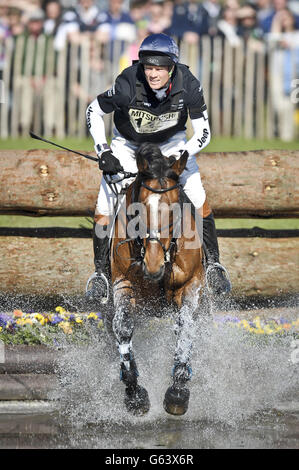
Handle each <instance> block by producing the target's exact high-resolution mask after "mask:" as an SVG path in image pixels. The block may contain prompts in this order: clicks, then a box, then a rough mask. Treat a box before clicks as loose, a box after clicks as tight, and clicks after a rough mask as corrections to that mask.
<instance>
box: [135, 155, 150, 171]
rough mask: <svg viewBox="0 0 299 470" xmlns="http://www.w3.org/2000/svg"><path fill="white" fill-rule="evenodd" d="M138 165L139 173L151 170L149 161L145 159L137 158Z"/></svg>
mask: <svg viewBox="0 0 299 470" xmlns="http://www.w3.org/2000/svg"><path fill="white" fill-rule="evenodd" d="M136 163H137V168H138V171H139V173H144V172H145V171H146V170H148V168H149V164H148V161H147V160H146V159H145V158H137V159H136Z"/></svg>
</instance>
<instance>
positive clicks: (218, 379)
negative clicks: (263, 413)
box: [51, 319, 298, 433]
mask: <svg viewBox="0 0 299 470" xmlns="http://www.w3.org/2000/svg"><path fill="white" fill-rule="evenodd" d="M194 328H195V329H194V332H193V334H192V336H193V339H194V344H193V352H192V369H193V377H192V380H191V383H190V392H191V396H190V405H189V410H188V412H187V414H186V415H184V416H183V417H180V418H174V417H170V416H169V415H167V414H166V413H165V411H164V409H163V405H162V403H163V398H164V393H165V391H166V389H167V387H168V386H169V385H170V384H171V377H170V375H171V369H172V365H173V354H174V349H175V337H174V333H173V322H172V321H171V320H170V319H163V320H161V319H159V320H158V319H147V320H145V321H144V322H143V323H140V324H139V325H137V327H136V330H135V333H134V336H133V348H134V351H135V358H136V361H137V366H138V370H139V374H140V376H139V383H140V384H141V385H143V386H145V387H146V389H147V390H148V393H149V396H150V401H151V409H150V411H149V413H148V414H147V415H146V416H144V417H142V418H136V417H133V416H131V415H129V414H128V413H127V411H126V409H125V407H124V404H123V398H124V385H123V384H122V382H120V380H119V357H118V352H117V348H116V346H115V347H113V346H111V344H108V343H107V341H105V340H104V339H103V337H102V338H100V339H98V338H97V337H96V336H94V337H93V338H92V340H91V341H90V342H89V344H88V345H86V346H78V345H68V346H67V348H65V349H64V352H63V354H62V355H61V357H60V359H59V361H58V363H57V373H58V376H59V378H60V387H59V388H58V389H57V390H56V392H55V394H54V396H52V397H51V398H54V399H57V403H58V406H59V413H60V416H61V417H62V419H65V420H67V421H68V422H69V423H71V426H73V427H76V428H77V429H83V428H84V426H90V425H102V426H104V425H106V426H107V425H109V426H111V425H112V426H114V425H115V426H117V427H118V430H119V429H120V428H122V427H123V429H124V430H126V431H124V432H127V433H129V431H128V430H129V428H130V426H136V425H139V426H140V425H141V426H142V427H143V428H142V429H143V433H144V432H145V429H146V426H147V425H150V426H157V425H159V426H162V427H163V423H164V424H166V423H168V424H169V422H172V421H174V422H176V423H178V420H181V422H183V423H184V425H187V426H188V425H189V426H190V425H192V424H194V423H199V422H211V423H213V422H214V423H221V424H222V425H225V426H226V425H228V426H233V427H238V426H240V425H242V422H244V420H246V419H247V418H249V417H250V416H253V415H254V414H256V413H257V412H258V411H260V410H266V409H271V408H273V407H275V406H276V404H277V402H278V401H279V400H281V399H283V398H284V397H285V396H287V394H288V393H290V392H293V391H294V390H295V389H296V386H297V385H298V375H297V374H298V370H297V368H296V366H295V365H294V364H292V363H291V361H290V354H291V347H290V343H291V339H290V337H285V336H280V337H267V338H265V337H253V335H250V334H248V333H247V332H246V331H242V330H240V329H238V328H231V327H229V326H226V325H225V324H224V325H222V326H221V327H218V328H215V327H214V326H213V325H212V323H206V322H205V323H202V322H200V321H198V322H197V323H196V324H195V325H194Z"/></svg>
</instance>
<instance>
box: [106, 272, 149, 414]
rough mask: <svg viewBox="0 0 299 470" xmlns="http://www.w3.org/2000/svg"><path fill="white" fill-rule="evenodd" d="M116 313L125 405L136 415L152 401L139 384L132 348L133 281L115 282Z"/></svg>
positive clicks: (114, 327) (143, 412)
mask: <svg viewBox="0 0 299 470" xmlns="http://www.w3.org/2000/svg"><path fill="white" fill-rule="evenodd" d="M113 291H114V306H115V314H114V317H113V322H112V327H113V332H114V335H115V337H116V340H117V345H118V350H119V354H120V379H121V380H122V381H123V382H124V384H125V386H126V389H125V405H126V407H127V409H128V411H130V412H132V413H133V414H135V415H143V414H145V413H147V412H148V411H149V408H150V402H149V397H148V393H147V391H146V389H145V388H144V387H141V386H140V385H139V384H138V381H137V377H138V375H139V374H138V370H137V365H136V361H135V358H134V353H133V348H132V336H133V332H134V311H135V299H134V296H133V289H132V286H131V283H130V282H129V281H127V280H118V281H115V282H114V285H113Z"/></svg>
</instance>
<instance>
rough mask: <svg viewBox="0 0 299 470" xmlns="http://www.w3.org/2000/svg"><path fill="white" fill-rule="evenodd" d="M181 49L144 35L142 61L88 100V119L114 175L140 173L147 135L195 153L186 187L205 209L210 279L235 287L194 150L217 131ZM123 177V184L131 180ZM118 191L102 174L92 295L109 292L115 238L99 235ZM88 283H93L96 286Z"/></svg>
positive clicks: (175, 151)
mask: <svg viewBox="0 0 299 470" xmlns="http://www.w3.org/2000/svg"><path fill="white" fill-rule="evenodd" d="M178 58H179V50H178V46H177V44H176V43H175V41H174V40H173V39H172V38H171V37H169V36H167V35H166V34H151V35H150V36H148V37H146V38H145V39H144V41H143V42H142V44H141V46H140V49H139V60H138V61H135V62H134V63H133V65H131V66H130V67H128V68H126V69H125V70H124V71H123V72H122V73H121V74H120V75H119V76H118V77H117V78H116V81H115V84H114V85H113V87H112V88H111V89H109V90H107V91H105V92H104V93H101V94H100V95H98V96H97V98H96V99H95V100H94V101H93V102H92V103H91V104H90V105H89V106H88V108H87V111H86V119H87V126H88V129H89V131H90V133H91V135H92V137H93V139H94V143H95V150H96V153H97V155H98V158H99V168H100V170H102V171H103V172H106V173H108V174H117V173H119V172H122V171H125V172H130V173H137V166H136V159H135V151H136V150H137V148H138V146H139V145H140V144H141V143H143V142H152V143H155V144H157V145H158V146H159V147H160V149H161V151H162V153H163V154H164V155H165V156H166V157H169V156H170V155H175V156H176V158H179V157H180V155H182V153H183V152H188V155H189V156H188V161H187V167H186V168H185V170H184V171H183V173H182V174H181V176H180V183H181V184H182V186H183V189H184V192H185V194H186V195H187V196H188V198H189V199H190V200H191V202H192V203H193V205H194V206H195V208H196V209H197V210H198V211H199V212H200V214H201V217H202V221H203V222H202V224H203V246H204V253H205V259H206V267H207V270H206V273H207V281H208V286H209V288H210V290H211V291H212V292H213V293H214V294H224V293H227V292H229V291H230V289H231V284H230V281H229V279H228V275H227V272H226V269H225V268H224V267H223V266H222V265H221V264H220V262H219V248H218V242H217V236H216V228H215V222H214V217H213V214H212V211H211V208H210V207H209V205H208V202H207V200H206V194H205V190H204V188H203V185H202V182H201V177H200V173H199V169H198V166H197V163H196V157H195V155H196V154H197V153H198V152H199V151H200V150H202V149H203V148H204V147H206V146H207V145H208V143H209V142H210V138H211V133H210V127H209V121H208V114H207V107H206V104H205V101H204V97H203V91H202V88H201V85H200V82H199V81H198V80H197V78H195V77H194V75H192V73H191V72H190V70H189V68H188V67H187V66H186V65H183V64H180V63H179V62H178ZM112 112H114V136H113V139H112V141H111V145H110V146H109V145H108V144H107V139H106V135H105V125H104V120H103V117H104V116H105V115H106V114H109V113H112ZM188 113H189V116H190V119H191V123H192V127H193V131H194V134H193V136H192V137H191V139H189V140H188V141H187V140H186V131H185V129H186V128H185V124H186V121H187V118H188ZM133 180H134V178H132V179H131V180H125V181H123V182H121V183H118V186H119V188H121V187H123V186H124V184H127V183H128V181H129V182H132V181H133ZM115 198H116V196H115V194H114V193H113V191H112V190H111V187H110V185H108V184H107V183H106V181H105V179H104V178H102V182H101V186H100V191H99V195H98V199H97V204H96V210H95V216H94V235H93V240H94V262H95V270H96V272H95V274H94V275H93V277H92V281H91V282H90V283H87V291H86V297H87V299H88V300H91V301H94V300H99V299H100V298H102V297H103V296H105V295H106V289H107V285H108V282H107V277H108V276H109V237H108V236H105V237H103V236H101V237H98V236H97V228H99V229H101V233H103V231H104V232H105V230H107V227H108V226H109V224H110V223H111V218H113V214H114V204H115ZM89 285H91V287H90V288H88V287H89Z"/></svg>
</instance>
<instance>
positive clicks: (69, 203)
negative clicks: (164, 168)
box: [0, 150, 299, 217]
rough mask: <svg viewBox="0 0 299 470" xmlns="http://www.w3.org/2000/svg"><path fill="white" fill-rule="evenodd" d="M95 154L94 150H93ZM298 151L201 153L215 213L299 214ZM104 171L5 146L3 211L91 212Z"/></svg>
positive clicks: (58, 155) (64, 156)
mask: <svg viewBox="0 0 299 470" xmlns="http://www.w3.org/2000/svg"><path fill="white" fill-rule="evenodd" d="M89 154H90V155H92V153H91V152H90V153H89ZM298 161H299V151H287V150H261V151H252V152H226V153H225V152H218V153H206V154H204V153H202V154H200V156H199V158H198V164H199V168H200V172H201V176H202V181H203V184H204V186H205V189H206V193H207V196H208V199H209V202H210V205H211V206H212V208H213V211H214V213H215V215H216V216H219V217H220V216H221V217H241V216H242V217H255V216H258V217H261V216H263V217H269V216H271V217H298V216H299V189H298V184H297V181H298ZM100 180H101V173H100V172H99V171H98V167H97V164H96V163H93V162H90V161H88V160H85V159H84V158H82V157H80V156H77V155H74V154H72V153H69V152H65V151H55V150H28V151H22V150H1V151H0V213H2V214H4V213H5V214H28V215H81V216H82V215H91V214H93V212H94V207H95V203H96V199H97V194H98V189H99V184H100Z"/></svg>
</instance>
